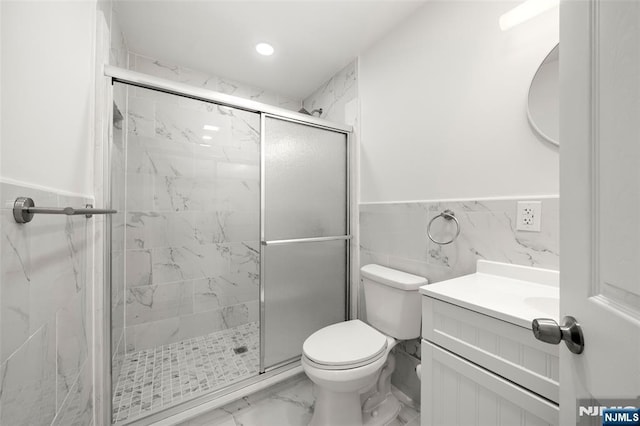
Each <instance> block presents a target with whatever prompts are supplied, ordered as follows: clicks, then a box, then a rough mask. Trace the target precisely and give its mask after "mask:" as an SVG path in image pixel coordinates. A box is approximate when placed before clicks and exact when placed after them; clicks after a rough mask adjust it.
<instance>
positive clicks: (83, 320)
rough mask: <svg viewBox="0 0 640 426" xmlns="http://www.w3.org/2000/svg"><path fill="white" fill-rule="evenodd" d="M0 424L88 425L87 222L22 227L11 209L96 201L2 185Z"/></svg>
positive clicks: (46, 220)
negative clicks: (22, 199)
mask: <svg viewBox="0 0 640 426" xmlns="http://www.w3.org/2000/svg"><path fill="white" fill-rule="evenodd" d="M0 193H1V194H2V203H3V204H2V209H1V210H0V214H1V218H0V229H1V230H0V233H1V234H2V235H1V236H2V240H1V242H0V250H1V252H0V253H1V257H0V283H1V286H0V424H2V425H50V424H60V425H74V424H82V425H90V424H92V422H93V405H92V373H93V372H92V363H91V360H90V349H89V346H88V342H89V341H91V333H92V331H91V330H92V327H91V324H88V321H89V320H88V318H90V316H89V315H88V311H87V300H89V298H88V292H90V291H91V289H90V288H89V286H88V282H89V281H88V276H89V273H90V271H87V266H86V265H87V264H88V258H87V256H88V253H89V251H90V247H91V244H92V242H91V238H90V237H89V236H90V232H91V230H92V225H91V222H90V220H87V219H86V218H85V217H83V216H73V217H66V216H59V215H37V216H35V218H34V219H33V221H32V222H31V223H29V224H17V223H15V221H14V219H13V214H12V210H11V206H12V204H13V200H14V199H15V198H16V197H18V196H28V197H31V198H33V199H34V200H35V202H36V205H41V206H54V207H65V206H82V205H84V204H86V203H91V202H92V201H91V200H88V199H85V198H81V197H72V196H62V195H58V194H55V193H51V192H45V191H40V190H34V189H31V188H26V187H22V186H17V185H12V184H7V183H0Z"/></svg>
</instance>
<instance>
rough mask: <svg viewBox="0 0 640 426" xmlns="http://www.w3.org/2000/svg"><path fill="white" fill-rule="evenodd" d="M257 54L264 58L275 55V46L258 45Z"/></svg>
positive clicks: (267, 44)
mask: <svg viewBox="0 0 640 426" xmlns="http://www.w3.org/2000/svg"><path fill="white" fill-rule="evenodd" d="M256 52H258V53H259V54H261V55H264V56H271V55H273V46H272V45H270V44H269V43H258V44H256Z"/></svg>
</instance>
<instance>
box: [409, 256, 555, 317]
mask: <svg viewBox="0 0 640 426" xmlns="http://www.w3.org/2000/svg"><path fill="white" fill-rule="evenodd" d="M558 279H559V273H558V271H553V270H549V269H541V268H532V267H527V266H519V265H510V264H505V263H498V262H489V261H485V260H479V261H478V264H477V272H476V273H475V274H470V275H465V276H462V277H458V278H453V279H450V280H446V281H440V282H438V283H435V284H427V285H424V286H422V287H420V292H421V293H422V294H423V295H425V296H429V297H432V298H434V299H438V300H442V301H444V302H448V303H451V304H453V305H457V306H460V307H463V308H467V309H470V310H472V311H476V312H479V313H481V314H485V315H488V316H490V317H493V318H497V319H500V320H503V321H507V322H509V323H512V324H515V325H519V326H521V327H524V328H527V329H530V328H531V321H533V319H535V318H552V319H554V320H555V321H556V322H559V311H560V306H559V285H558V282H559V280H558Z"/></svg>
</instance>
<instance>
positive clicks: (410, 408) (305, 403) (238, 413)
mask: <svg viewBox="0 0 640 426" xmlns="http://www.w3.org/2000/svg"><path fill="white" fill-rule="evenodd" d="M393 393H394V394H395V395H396V396H397V397H398V399H399V400H400V401H401V404H402V410H401V411H400V414H399V415H398V417H397V418H396V419H395V420H393V421H392V422H391V423H390V424H389V425H388V426H419V425H420V411H419V408H418V407H416V406H415V404H413V403H412V401H411V400H410V399H409V398H408V397H407V396H405V395H404V394H402V392H400V391H399V390H398V389H396V388H393ZM313 407H314V396H313V383H311V381H310V380H309V379H308V378H307V377H306V376H305V375H304V374H300V375H298V376H296V377H294V378H291V379H289V380H287V381H285V382H282V383H279V384H276V385H274V386H271V387H269V388H267V389H265V390H262V391H260V392H257V393H255V394H252V395H249V396H247V397H244V398H242V399H239V400H237V401H234V402H232V403H230V404H227V405H225V406H223V407H221V408H218V409H216V410H213V411H210V412H207V413H204V414H202V415H200V416H198V417H196V418H194V419H191V420H188V421H186V422H184V423H180V424H179V425H177V426H306V425H308V424H309V421H310V420H311V416H312V415H313Z"/></svg>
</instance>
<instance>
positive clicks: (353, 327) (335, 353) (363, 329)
mask: <svg viewBox="0 0 640 426" xmlns="http://www.w3.org/2000/svg"><path fill="white" fill-rule="evenodd" d="M386 349H387V337H386V336H385V335H384V334H382V333H380V332H379V331H377V330H376V329H374V328H373V327H371V326H369V325H367V324H365V323H363V322H362V321H360V320H351V321H345V322H341V323H338V324H333V325H330V326H328V327H325V328H323V329H320V330H318V331H316V332H315V333H313V334H312V335H311V336H309V337H308V338H307V340H305V341H304V344H303V345H302V352H303V353H304V355H305V356H306V357H307V358H309V359H310V360H311V361H313V362H315V363H316V364H322V365H326V366H346V365H354V364H360V365H362V364H366V363H367V361H369V360H374V359H377V358H379V357H380V356H381V355H382V354H383V353H384V351H385V350H386Z"/></svg>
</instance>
